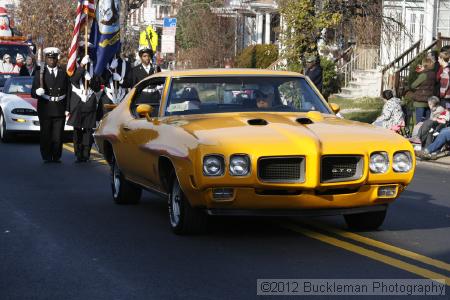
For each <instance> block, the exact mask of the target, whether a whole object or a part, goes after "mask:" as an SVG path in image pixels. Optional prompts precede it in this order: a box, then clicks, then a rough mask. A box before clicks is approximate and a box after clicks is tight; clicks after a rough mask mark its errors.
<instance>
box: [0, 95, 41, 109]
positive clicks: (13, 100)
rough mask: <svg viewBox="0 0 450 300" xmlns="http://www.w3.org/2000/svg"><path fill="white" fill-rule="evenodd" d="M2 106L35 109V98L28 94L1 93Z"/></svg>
mask: <svg viewBox="0 0 450 300" xmlns="http://www.w3.org/2000/svg"><path fill="white" fill-rule="evenodd" d="M1 104H2V106H8V107H9V108H11V109H12V108H29V109H34V110H36V108H37V100H36V99H34V98H32V97H31V95H29V94H19V95H12V94H3V97H2V98H1Z"/></svg>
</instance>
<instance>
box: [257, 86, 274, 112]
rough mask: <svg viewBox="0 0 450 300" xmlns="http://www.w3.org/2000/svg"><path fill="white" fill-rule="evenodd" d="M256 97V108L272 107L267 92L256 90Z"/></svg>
mask: <svg viewBox="0 0 450 300" xmlns="http://www.w3.org/2000/svg"><path fill="white" fill-rule="evenodd" d="M255 97H256V107H258V108H262V109H265V108H270V107H272V97H270V95H268V94H264V93H263V92H261V91H259V90H257V91H255Z"/></svg>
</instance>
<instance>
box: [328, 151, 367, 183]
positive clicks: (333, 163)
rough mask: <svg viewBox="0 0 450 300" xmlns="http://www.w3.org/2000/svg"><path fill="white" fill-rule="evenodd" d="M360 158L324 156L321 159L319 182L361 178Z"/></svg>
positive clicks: (361, 163)
mask: <svg viewBox="0 0 450 300" xmlns="http://www.w3.org/2000/svg"><path fill="white" fill-rule="evenodd" d="M362 172H363V159H362V156H325V157H323V158H322V169H321V182H325V183H328V182H339V181H351V180H357V179H359V178H361V176H362Z"/></svg>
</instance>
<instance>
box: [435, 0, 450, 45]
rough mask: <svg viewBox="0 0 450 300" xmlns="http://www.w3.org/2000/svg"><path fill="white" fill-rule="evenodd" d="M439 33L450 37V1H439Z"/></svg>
mask: <svg viewBox="0 0 450 300" xmlns="http://www.w3.org/2000/svg"><path fill="white" fill-rule="evenodd" d="M437 32H440V33H441V34H442V35H443V36H450V0H441V1H439V8H438V18H437Z"/></svg>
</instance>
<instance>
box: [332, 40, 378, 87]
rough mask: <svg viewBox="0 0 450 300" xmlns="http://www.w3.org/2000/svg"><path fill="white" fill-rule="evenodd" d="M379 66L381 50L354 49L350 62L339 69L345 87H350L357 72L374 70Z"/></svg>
mask: <svg viewBox="0 0 450 300" xmlns="http://www.w3.org/2000/svg"><path fill="white" fill-rule="evenodd" d="M378 65H379V50H378V49H377V48H367V47H354V48H353V50H352V55H351V58H350V60H349V61H348V62H347V63H345V64H344V65H343V66H341V67H339V68H338V73H339V74H341V76H342V79H343V86H342V87H348V86H349V83H350V81H352V80H353V79H354V73H355V71H357V70H372V69H376V68H377V67H378Z"/></svg>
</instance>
